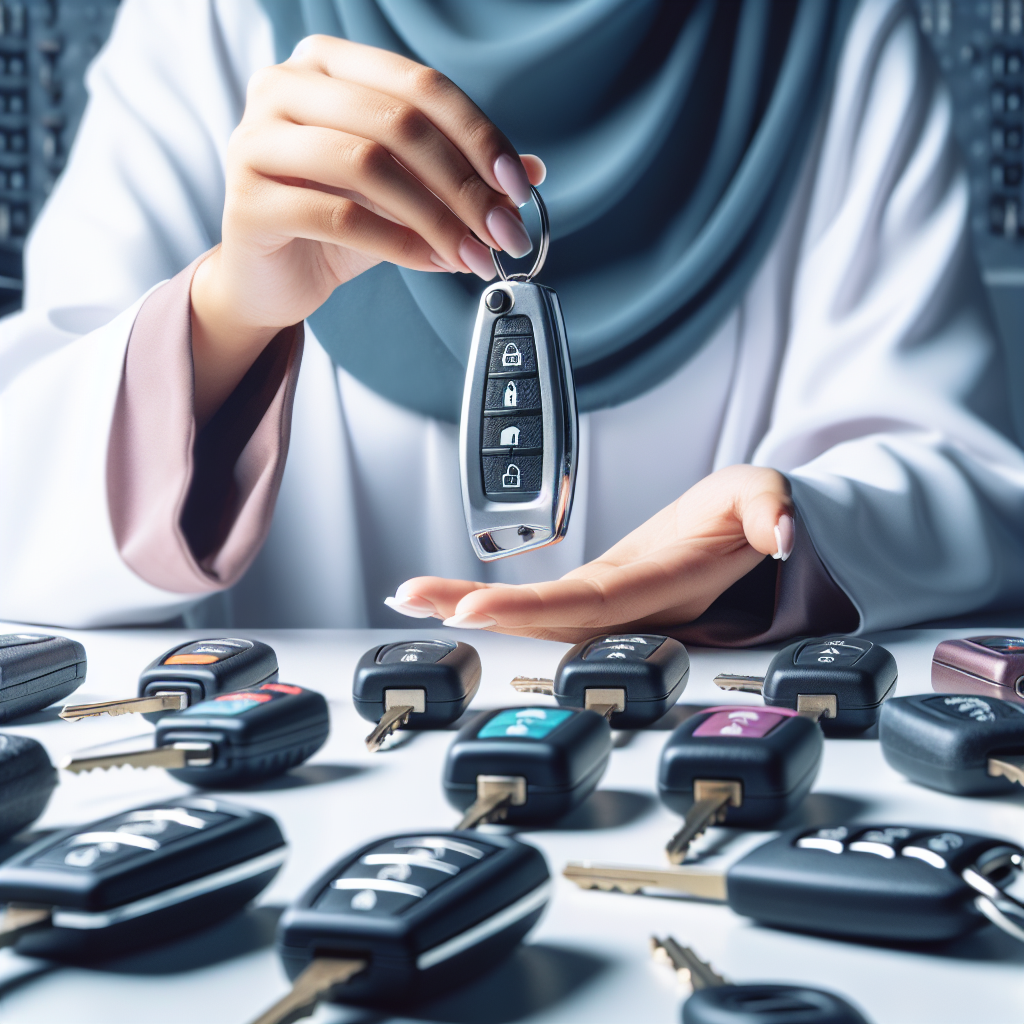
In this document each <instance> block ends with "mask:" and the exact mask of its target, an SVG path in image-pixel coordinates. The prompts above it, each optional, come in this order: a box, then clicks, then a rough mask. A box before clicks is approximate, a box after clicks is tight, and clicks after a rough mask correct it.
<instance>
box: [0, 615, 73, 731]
mask: <svg viewBox="0 0 1024 1024" xmlns="http://www.w3.org/2000/svg"><path fill="white" fill-rule="evenodd" d="M86 667H87V662H86V657H85V648H84V647H83V646H82V645H81V644H80V643H79V642H78V641H77V640H69V639H68V638H67V637H66V636H51V635H49V634H46V633H3V634H0V722H8V721H10V720H11V719H12V718H19V717H20V716H22V715H30V714H32V712H34V711H42V709H43V708H46V707H49V706H50V705H51V704H53V703H54V701H58V700H60V699H61V697H66V696H67V695H68V694H69V693H72V692H73V691H74V690H77V689H78V687H79V686H81V685H82V682H83V681H84V680H85V671H86Z"/></svg>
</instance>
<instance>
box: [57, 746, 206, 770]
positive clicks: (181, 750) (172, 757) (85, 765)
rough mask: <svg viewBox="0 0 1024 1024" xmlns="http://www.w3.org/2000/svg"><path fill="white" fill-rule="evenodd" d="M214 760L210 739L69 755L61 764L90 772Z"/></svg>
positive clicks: (187, 765)
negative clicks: (95, 754) (128, 766)
mask: <svg viewBox="0 0 1024 1024" xmlns="http://www.w3.org/2000/svg"><path fill="white" fill-rule="evenodd" d="M210 764H213V745H212V744H210V743H175V744H174V745H173V746H170V747H156V748H155V749H153V750H136V751H134V752H128V753H125V754H107V755H101V756H99V757H68V758H65V759H64V760H63V761H62V762H61V768H66V769H67V770H68V771H69V772H75V773H76V774H77V773H78V772H88V771H92V770H93V769H94V768H121V767H123V766H124V765H130V766H131V767H132V768H202V767H205V766H206V765H210Z"/></svg>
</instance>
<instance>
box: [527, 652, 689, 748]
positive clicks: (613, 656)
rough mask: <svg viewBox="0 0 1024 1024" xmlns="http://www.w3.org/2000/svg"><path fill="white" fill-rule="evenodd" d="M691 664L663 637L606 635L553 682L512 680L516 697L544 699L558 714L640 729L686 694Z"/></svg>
mask: <svg viewBox="0 0 1024 1024" xmlns="http://www.w3.org/2000/svg"><path fill="white" fill-rule="evenodd" d="M689 676H690V658H689V656H688V655H687V653H686V648H685V647H684V646H683V645H682V644H681V643H680V642H679V641H678V640H673V639H672V638H671V637H667V636H656V635H652V634H648V633H645V634H643V635H628V634H611V635H608V636H601V637H596V638H594V639H592V640H586V641H584V642H583V643H581V644H577V645H576V646H575V647H573V648H572V649H571V650H570V651H568V652H566V655H565V657H563V658H562V660H561V661H560V662H559V663H558V668H557V669H556V670H555V678H554V679H532V678H528V677H526V676H517V677H516V678H515V679H513V680H512V686H513V688H514V689H516V690H518V691H519V692H520V693H546V694H549V695H551V696H553V697H554V698H555V700H557V701H558V703H559V706H560V707H563V708H576V709H580V710H582V709H586V710H589V711H596V712H597V713H598V714H599V715H604V716H605V718H607V719H608V721H609V722H610V723H611V727H612V728H613V729H641V728H643V727H644V726H647V725H650V724H651V723H652V722H656V721H657V720H658V719H659V718H661V717H662V716H663V715H664V714H665V713H666V712H667V711H668V710H669V709H670V708H671V707H672V706H673V705H674V704H675V703H676V701H677V700H678V699H679V696H680V694H681V693H682V692H683V690H685V689H686V683H687V680H688V679H689Z"/></svg>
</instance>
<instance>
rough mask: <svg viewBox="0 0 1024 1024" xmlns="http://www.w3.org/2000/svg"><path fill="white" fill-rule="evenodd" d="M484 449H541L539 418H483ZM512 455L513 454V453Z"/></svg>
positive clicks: (541, 429)
mask: <svg viewBox="0 0 1024 1024" xmlns="http://www.w3.org/2000/svg"><path fill="white" fill-rule="evenodd" d="M483 446H484V448H542V447H543V446H544V426H543V420H542V419H541V417H540V416H485V417H484V442H483ZM513 454H514V453H513Z"/></svg>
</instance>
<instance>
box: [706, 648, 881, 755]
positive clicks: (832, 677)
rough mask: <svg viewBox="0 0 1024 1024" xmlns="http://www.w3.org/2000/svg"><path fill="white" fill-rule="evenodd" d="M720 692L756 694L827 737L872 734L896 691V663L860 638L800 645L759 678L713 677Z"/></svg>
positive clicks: (775, 660)
mask: <svg viewBox="0 0 1024 1024" xmlns="http://www.w3.org/2000/svg"><path fill="white" fill-rule="evenodd" d="M715 685H716V686H718V687H719V689H722V690H742V691H744V692H746V693H760V694H761V695H762V696H763V697H764V702H765V704H767V705H768V706H769V707H784V708H792V709H793V710H794V711H796V712H798V713H799V714H801V715H806V716H807V717H808V718H812V719H814V720H815V721H817V722H820V724H821V727H822V729H823V730H824V731H825V735H826V736H842V735H849V734H851V733H858V732H863V731H864V730H865V729H870V728H871V726H873V725H874V724H875V722H876V721H877V720H878V712H879V711H880V710H881V707H882V704H883V702H884V701H886V700H887V699H888V698H889V697H890V696H891V695H892V694H893V692H894V691H895V689H896V659H895V658H893V656H892V655H891V654H890V653H889V652H888V651H887V650H886V649H885V648H884V647H882V646H881V645H879V644H874V643H871V641H870V640H865V639H864V638H863V637H859V636H834V637H823V638H818V639H813V640H800V641H798V642H797V643H794V644H790V645H789V646H788V647H784V648H783V649H782V650H781V651H779V653H778V654H776V655H775V657H774V658H772V660H771V663H770V664H769V666H768V671H767V672H766V673H765V675H764V677H761V676H736V675H718V676H715Z"/></svg>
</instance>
